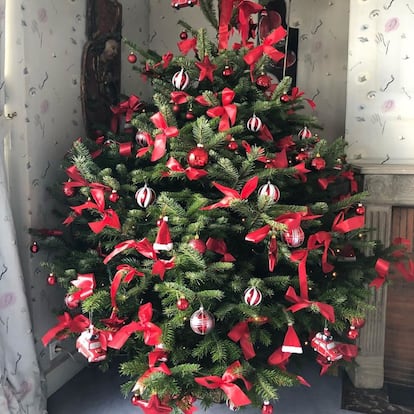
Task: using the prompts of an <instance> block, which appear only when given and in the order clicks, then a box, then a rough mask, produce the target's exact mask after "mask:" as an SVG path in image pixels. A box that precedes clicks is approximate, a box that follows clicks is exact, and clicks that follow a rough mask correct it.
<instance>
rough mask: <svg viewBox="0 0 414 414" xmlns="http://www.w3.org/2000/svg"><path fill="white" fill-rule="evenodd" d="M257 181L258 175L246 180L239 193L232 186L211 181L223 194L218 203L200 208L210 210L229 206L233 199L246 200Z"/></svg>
mask: <svg viewBox="0 0 414 414" xmlns="http://www.w3.org/2000/svg"><path fill="white" fill-rule="evenodd" d="M258 182H259V177H257V176H254V177H253V178H251V179H250V180H248V181H247V182H246V184H245V185H244V186H243V188H242V190H241V193H240V194H239V193H238V192H237V191H236V190H233V189H232V188H229V187H225V186H224V185H221V184H219V183H216V182H213V185H214V187H216V188H217V189H218V190H220V191H221V192H222V193H223V194H224V198H222V199H221V200H220V201H219V202H218V203H214V204H212V205H210V206H206V207H202V208H201V209H200V210H212V209H214V208H218V207H222V208H226V207H230V206H231V203H232V201H234V200H246V199H247V198H249V196H250V195H251V194H252V193H253V191H254V190H255V189H256V188H257V184H258Z"/></svg>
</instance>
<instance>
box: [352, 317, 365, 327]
mask: <svg viewBox="0 0 414 414" xmlns="http://www.w3.org/2000/svg"><path fill="white" fill-rule="evenodd" d="M351 325H352V326H354V327H355V328H357V329H361V328H362V327H363V326H364V325H365V319H364V318H352V319H351Z"/></svg>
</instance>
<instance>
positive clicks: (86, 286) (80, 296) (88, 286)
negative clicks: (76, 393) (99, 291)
mask: <svg viewBox="0 0 414 414" xmlns="http://www.w3.org/2000/svg"><path fill="white" fill-rule="evenodd" d="M70 283H72V285H73V286H76V287H77V288H78V290H77V291H76V292H73V293H71V296H72V297H73V299H74V300H78V301H79V300H85V299H86V298H88V297H89V296H91V295H92V294H93V290H94V289H95V286H96V283H95V275H94V274H93V273H86V274H79V273H78V277H77V279H76V280H72V281H71V282H70Z"/></svg>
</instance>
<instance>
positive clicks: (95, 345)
mask: <svg viewBox="0 0 414 414" xmlns="http://www.w3.org/2000/svg"><path fill="white" fill-rule="evenodd" d="M76 348H77V349H78V352H79V353H81V354H82V355H83V356H84V357H85V358H86V359H87V360H88V362H99V361H103V360H104V359H105V358H106V351H105V350H104V349H103V348H102V343H101V340H100V338H99V334H98V333H97V332H96V331H95V330H94V328H93V327H90V328H88V329H87V330H86V331H84V332H82V333H81V335H80V336H79V338H78V339H77V340H76Z"/></svg>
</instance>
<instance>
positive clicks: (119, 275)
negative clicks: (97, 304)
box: [110, 264, 144, 308]
mask: <svg viewBox="0 0 414 414" xmlns="http://www.w3.org/2000/svg"><path fill="white" fill-rule="evenodd" d="M116 270H117V272H116V273H115V276H114V278H113V280H112V283H111V290H110V293H111V303H112V307H113V308H116V294H117V292H118V288H119V286H120V284H121V282H122V279H124V282H125V283H129V282H130V281H131V280H132V279H133V278H134V277H135V276H144V273H142V272H139V271H138V270H137V269H135V267H132V266H130V265H128V264H121V265H119V266H117V268H116Z"/></svg>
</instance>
